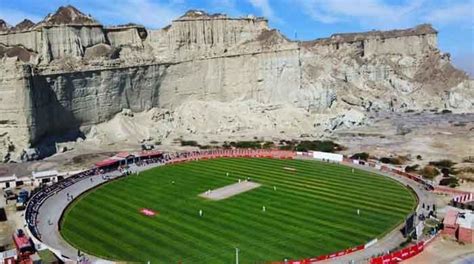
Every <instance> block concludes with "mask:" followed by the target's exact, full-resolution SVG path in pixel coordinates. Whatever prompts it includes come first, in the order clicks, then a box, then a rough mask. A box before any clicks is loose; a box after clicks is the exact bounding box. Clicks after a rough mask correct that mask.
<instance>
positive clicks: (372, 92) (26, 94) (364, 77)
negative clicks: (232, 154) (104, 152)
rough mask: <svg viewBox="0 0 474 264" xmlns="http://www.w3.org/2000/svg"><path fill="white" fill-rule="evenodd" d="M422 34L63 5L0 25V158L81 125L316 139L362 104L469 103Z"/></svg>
mask: <svg viewBox="0 0 474 264" xmlns="http://www.w3.org/2000/svg"><path fill="white" fill-rule="evenodd" d="M436 42H437V31H436V30H434V29H433V28H432V27H431V26H430V25H420V26H417V27H415V28H411V29H404V30H392V31H371V32H364V33H351V34H335V35H333V36H331V37H329V38H326V39H318V40H315V41H305V42H298V41H291V40H289V39H288V38H286V37H285V36H283V35H282V34H281V33H280V32H279V31H278V30H275V29H271V28H269V27H268V21H267V20H266V19H264V18H260V17H253V16H248V17H244V18H232V17H228V16H226V15H223V14H207V13H205V12H203V11H198V10H191V11H189V12H187V13H186V14H184V15H183V16H181V17H179V18H177V19H176V20H174V21H172V23H171V24H170V25H169V26H167V27H165V28H162V29H158V30H148V29H146V28H145V27H143V26H140V25H136V24H127V25H121V26H114V27H104V26H102V25H101V24H100V23H99V22H98V21H97V20H96V19H94V18H92V17H91V16H88V15H85V14H83V13H81V12H80V11H79V10H77V9H76V8H74V7H72V6H67V7H61V8H59V9H58V10H57V12H56V13H54V14H50V15H48V16H47V17H46V18H45V19H44V20H43V21H41V22H39V23H38V24H36V25H31V23H29V22H27V21H26V22H22V23H20V24H19V25H17V26H15V27H14V28H11V27H9V26H7V24H6V23H3V24H2V23H0V58H1V60H0V64H2V65H1V67H0V159H1V158H3V159H4V160H11V159H14V160H17V159H19V158H20V157H24V158H26V159H28V158H29V157H30V156H34V154H35V153H36V154H38V148H40V147H43V146H44V145H45V144H46V143H47V145H48V146H49V148H51V147H52V148H53V150H47V151H41V149H40V152H42V153H39V154H40V156H41V155H44V153H46V152H47V153H49V152H54V151H55V150H54V146H55V144H56V143H58V142H62V141H68V140H71V139H72V140H74V139H75V138H77V137H80V138H82V137H84V136H85V137H86V140H95V141H97V142H99V143H104V144H107V143H110V142H111V141H113V142H121V141H124V140H128V141H134V142H136V143H139V142H143V141H144V140H148V141H151V142H153V141H166V140H172V139H174V138H176V137H182V138H186V139H187V138H193V139H196V140H214V139H223V140H224V139H225V138H229V137H241V138H253V137H255V136H257V137H260V136H264V137H269V138H296V137H313V138H318V137H322V136H327V135H330V134H332V133H333V131H334V130H338V129H342V128H350V127H354V126H362V125H366V124H368V123H369V121H370V120H369V119H368V118H366V115H367V114H368V113H373V112H404V111H409V110H410V111H418V110H423V109H445V108H448V109H451V110H453V111H457V112H472V111H473V110H474V107H473V98H474V97H473V94H472V83H471V82H470V81H469V80H468V78H467V76H466V74H465V73H463V72H461V71H459V70H457V69H455V68H454V67H453V66H452V65H451V63H450V57H449V54H444V53H442V52H441V51H439V50H438V48H437V43H436ZM124 109H128V110H126V112H127V113H128V112H130V113H132V114H129V115H123V110H124ZM117 131H120V133H119V132H117ZM45 142H46V143H45ZM31 148H36V149H34V150H31ZM22 153H23V155H21V154H22ZM28 153H30V154H31V155H30V154H28ZM5 157H6V158H5Z"/></svg>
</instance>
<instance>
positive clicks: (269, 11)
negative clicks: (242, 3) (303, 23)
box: [248, 0, 282, 23]
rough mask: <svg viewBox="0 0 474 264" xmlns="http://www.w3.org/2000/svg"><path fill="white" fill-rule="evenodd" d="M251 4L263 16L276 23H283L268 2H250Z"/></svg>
mask: <svg viewBox="0 0 474 264" xmlns="http://www.w3.org/2000/svg"><path fill="white" fill-rule="evenodd" d="M248 1H249V2H250V4H251V5H252V6H253V7H254V8H256V9H258V10H260V12H261V13H262V15H263V16H264V17H266V18H268V19H270V20H271V21H273V22H276V23H281V22H282V20H281V19H280V18H279V17H277V16H276V15H275V12H274V11H273V8H272V7H271V6H270V3H269V2H268V0H248Z"/></svg>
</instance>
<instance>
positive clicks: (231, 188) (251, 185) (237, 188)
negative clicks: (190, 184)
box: [199, 181, 261, 201]
mask: <svg viewBox="0 0 474 264" xmlns="http://www.w3.org/2000/svg"><path fill="white" fill-rule="evenodd" d="M260 186H261V184H259V183H256V182H251V181H242V182H238V183H234V184H231V185H227V186H224V187H222V188H219V189H215V190H209V191H206V192H203V193H201V194H199V196H200V197H203V198H206V199H210V200H216V201H218V200H223V199H227V198H229V197H232V196H235V195H238V194H241V193H244V192H248V191H250V190H253V189H255V188H258V187H260Z"/></svg>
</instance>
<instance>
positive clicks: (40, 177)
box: [31, 170, 59, 184]
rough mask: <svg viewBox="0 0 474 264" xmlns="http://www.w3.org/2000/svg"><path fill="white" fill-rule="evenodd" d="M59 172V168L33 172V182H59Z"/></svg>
mask: <svg viewBox="0 0 474 264" xmlns="http://www.w3.org/2000/svg"><path fill="white" fill-rule="evenodd" d="M58 174H59V173H58V171H57V170H48V171H39V172H33V173H32V174H31V175H32V176H33V182H34V183H35V184H40V183H49V182H57V181H58Z"/></svg>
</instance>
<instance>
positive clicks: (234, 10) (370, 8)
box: [0, 0, 474, 76]
mask: <svg viewBox="0 0 474 264" xmlns="http://www.w3.org/2000/svg"><path fill="white" fill-rule="evenodd" d="M67 4H71V5H74V6H76V7H77V8H79V9H80V10H82V11H83V12H84V13H87V14H91V15H92V16H94V17H95V18H97V19H98V20H100V21H101V22H102V23H103V24H105V25H113V24H120V23H128V22H135V23H140V24H143V25H145V26H147V27H150V28H160V27H163V26H165V25H167V24H169V23H170V21H171V20H172V19H173V18H176V17H178V16H180V15H181V14H183V13H184V12H185V11H186V10H189V9H203V10H205V11H208V12H221V13H226V14H228V15H231V16H245V15H247V14H254V15H258V16H265V17H267V18H268V19H269V21H270V26H271V27H274V28H277V29H279V30H280V31H282V32H283V33H284V34H285V35H286V36H288V37H289V38H292V39H294V38H295V36H296V37H297V38H298V39H303V40H308V39H314V38H320V37H327V36H330V35H331V34H333V33H337V32H357V31H367V30H372V29H393V28H406V27H412V26H415V25H417V24H421V23H431V24H433V25H434V27H435V28H436V29H437V30H438V31H439V35H438V36H439V39H438V42H439V47H440V49H441V50H442V51H443V52H449V53H451V55H452V56H451V57H452V59H453V61H454V63H455V64H456V65H457V66H459V67H461V68H463V69H464V70H465V71H467V72H469V73H470V74H471V76H474V0H40V1H38V0H0V18H1V19H4V20H6V21H7V22H8V23H10V24H15V23H18V22H19V21H21V20H22V19H23V18H30V19H31V20H33V21H34V22H37V21H39V20H41V19H42V18H43V17H44V16H46V15H47V14H48V13H50V12H54V11H55V10H56V9H57V7H59V6H60V5H67Z"/></svg>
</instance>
